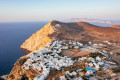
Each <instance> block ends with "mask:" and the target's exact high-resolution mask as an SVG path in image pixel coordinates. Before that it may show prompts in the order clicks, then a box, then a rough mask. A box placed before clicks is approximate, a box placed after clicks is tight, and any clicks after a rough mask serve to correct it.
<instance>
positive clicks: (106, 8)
mask: <svg viewBox="0 0 120 80" xmlns="http://www.w3.org/2000/svg"><path fill="white" fill-rule="evenodd" d="M71 18H92V19H104V20H120V0H0V22H17V21H23V22H24V21H50V20H66V19H71Z"/></svg>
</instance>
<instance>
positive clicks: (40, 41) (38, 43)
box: [2, 21, 120, 80]
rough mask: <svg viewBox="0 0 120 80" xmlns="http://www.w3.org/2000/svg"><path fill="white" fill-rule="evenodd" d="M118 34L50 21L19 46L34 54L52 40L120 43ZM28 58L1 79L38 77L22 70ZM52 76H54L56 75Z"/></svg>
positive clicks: (20, 61) (26, 79) (22, 79)
mask: <svg viewBox="0 0 120 80" xmlns="http://www.w3.org/2000/svg"><path fill="white" fill-rule="evenodd" d="M119 34H120V30H119V29H114V28H110V27H100V26H95V25H92V24H89V23H86V22H76V23H63V22H59V21H51V22H49V23H48V24H47V25H45V26H44V27H43V28H42V29H41V30H39V31H37V32H36V33H35V34H33V35H32V36H31V37H30V38H28V39H27V40H26V41H25V42H24V43H23V44H22V45H21V48H23V49H25V50H28V51H29V52H34V51H36V50H39V49H43V48H45V45H46V44H47V43H50V42H52V41H53V40H73V41H79V42H82V43H87V42H89V41H91V42H103V41H111V42H120V35H119ZM28 58H29V57H27V56H23V57H21V58H20V59H18V60H17V61H16V63H15V64H14V67H13V69H12V70H11V72H10V74H8V75H7V76H2V78H6V77H7V80H33V78H34V77H36V76H38V75H39V74H38V72H36V71H35V70H33V69H30V70H27V71H25V70H24V69H23V68H22V66H23V64H24V63H25V62H26V60H27V59H28ZM59 73H60V72H59ZM59 73H58V74H59ZM53 74H55V75H56V73H53ZM55 75H53V76H55ZM60 75H63V73H60ZM50 76H51V75H50ZM49 79H50V78H49ZM49 79H47V80H49Z"/></svg>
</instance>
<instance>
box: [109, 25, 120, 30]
mask: <svg viewBox="0 0 120 80" xmlns="http://www.w3.org/2000/svg"><path fill="white" fill-rule="evenodd" d="M109 27H111V28H116V29H120V25H111V26H109Z"/></svg>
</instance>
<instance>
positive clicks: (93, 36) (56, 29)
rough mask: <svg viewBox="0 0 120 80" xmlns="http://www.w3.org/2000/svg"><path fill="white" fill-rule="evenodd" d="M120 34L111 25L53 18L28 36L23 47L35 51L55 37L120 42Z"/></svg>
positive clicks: (119, 31)
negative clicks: (105, 25)
mask: <svg viewBox="0 0 120 80" xmlns="http://www.w3.org/2000/svg"><path fill="white" fill-rule="evenodd" d="M119 34H120V30H118V29H114V28H110V27H100V26H95V25H92V24H89V23H86V22H74V23H63V22H59V21H54V20H53V21H51V22H49V23H48V24H47V25H45V26H44V27H43V28H42V29H41V30H39V31H37V32H36V33H35V34H33V35H32V36H31V37H30V38H28V39H27V40H26V41H25V42H24V43H23V44H22V45H21V48H22V49H25V50H28V51H29V52H34V51H36V50H39V49H43V48H44V46H45V45H46V44H47V43H50V42H51V41H52V40H54V39H60V40H61V39H65V40H77V41H83V42H88V41H92V42H102V41H106V40H107V41H113V42H120V35H119Z"/></svg>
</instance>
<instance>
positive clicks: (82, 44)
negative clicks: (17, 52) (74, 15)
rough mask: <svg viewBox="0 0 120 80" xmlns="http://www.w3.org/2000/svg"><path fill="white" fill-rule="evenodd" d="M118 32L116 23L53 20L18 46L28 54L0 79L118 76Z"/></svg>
mask: <svg viewBox="0 0 120 80" xmlns="http://www.w3.org/2000/svg"><path fill="white" fill-rule="evenodd" d="M72 20H73V19H72ZM74 20H77V19H74ZM85 20H87V21H89V19H85ZM92 21H95V22H97V21H99V20H92ZM100 22H102V21H100ZM102 23H104V22H102ZM105 23H110V24H111V22H107V21H106V22H105ZM119 34H120V29H118V27H117V28H116V26H115V27H113V26H112V27H111V26H110V27H102V26H96V25H93V24H90V23H88V22H70V23H65V22H60V21H56V20H52V21H50V22H49V23H48V24H46V25H45V26H44V27H43V28H42V29H41V30H38V31H37V32H36V33H34V34H33V35H32V36H31V37H29V38H28V39H27V40H26V41H25V42H24V43H23V44H22V45H21V46H20V47H21V49H23V51H25V52H26V53H27V55H25V56H23V57H21V58H20V59H18V60H17V61H16V63H15V64H14V67H13V69H12V70H11V72H10V73H9V74H7V75H3V76H1V77H0V79H3V80H87V79H89V80H98V79H101V80H105V79H111V80H116V79H119V77H120V35H119Z"/></svg>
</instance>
